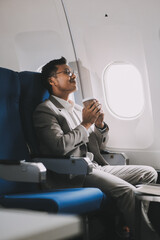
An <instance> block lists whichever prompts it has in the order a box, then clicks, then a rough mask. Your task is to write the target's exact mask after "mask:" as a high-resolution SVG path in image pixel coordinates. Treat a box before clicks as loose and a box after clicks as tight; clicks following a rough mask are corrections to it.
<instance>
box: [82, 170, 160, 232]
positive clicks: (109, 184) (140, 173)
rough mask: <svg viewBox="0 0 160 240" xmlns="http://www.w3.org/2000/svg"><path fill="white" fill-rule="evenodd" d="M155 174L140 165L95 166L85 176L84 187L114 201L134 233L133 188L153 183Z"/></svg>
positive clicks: (155, 178) (155, 177)
mask: <svg viewBox="0 0 160 240" xmlns="http://www.w3.org/2000/svg"><path fill="white" fill-rule="evenodd" d="M156 180H157V172H156V171H155V169H153V168H152V167H148V166H141V165H124V166H110V165H107V166H103V167H101V166H98V165H97V166H95V168H94V169H93V172H92V173H91V174H89V175H87V176H86V179H85V182H84V187H98V188H100V189H101V190H102V191H103V192H104V193H106V194H107V195H108V194H109V195H110V196H111V197H112V198H114V199H115V200H116V203H117V207H118V209H119V210H120V211H121V212H122V214H123V216H124V218H125V220H126V224H128V226H129V227H130V228H131V229H133V231H134V215H135V189H136V188H135V186H134V185H136V184H140V183H155V182H156Z"/></svg>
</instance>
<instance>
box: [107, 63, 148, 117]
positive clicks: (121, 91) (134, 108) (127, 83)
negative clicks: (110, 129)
mask: <svg viewBox="0 0 160 240" xmlns="http://www.w3.org/2000/svg"><path fill="white" fill-rule="evenodd" d="M104 89H105V95H106V96H105V97H106V102H107V105H108V106H109V108H110V110H111V111H112V112H113V113H114V114H116V115H118V116H119V117H122V118H134V117H136V116H137V115H139V114H140V113H141V112H142V110H143V106H144V95H143V86H142V78H141V75H140V73H139V71H138V70H137V68H136V67H134V66H133V65H131V64H126V63H124V64H123V63H114V64H111V65H109V66H108V67H107V68H106V69H105V72H104Z"/></svg>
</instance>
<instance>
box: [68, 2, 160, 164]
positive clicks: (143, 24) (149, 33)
mask: <svg viewBox="0 0 160 240" xmlns="http://www.w3.org/2000/svg"><path fill="white" fill-rule="evenodd" d="M64 4H65V8H66V12H67V16H68V19H69V23H70V28H71V32H72V36H73V41H74V44H75V49H76V54H77V59H78V63H79V66H80V70H81V72H82V73H81V74H82V75H83V77H82V79H81V81H82V87H83V92H84V96H85V97H88V96H95V97H96V98H98V99H99V100H100V102H102V104H103V109H104V112H105V120H106V122H107V123H108V124H109V126H110V138H109V142H108V146H107V147H108V149H110V150H112V151H113V150H116V151H124V152H126V153H127V154H128V156H129V157H130V162H131V163H132V164H148V165H152V166H154V167H155V168H159V167H160V153H159V150H160V139H159V136H160V130H159V123H158V122H159V118H160V111H158V108H159V107H158V102H159V101H158V100H159V89H160V82H159V76H160V68H159V58H160V42H159V40H160V30H159V23H160V15H159V9H160V2H159V1H154V3H153V1H151V0H147V1H144V0H143V1H138V0H136V1H125V0H122V1H116V0H112V1H109V0H108V1H106V0H100V1H96V0H92V1H85V0H81V1H79V0H65V1H64ZM77 12H78V14H77ZM116 62H120V63H129V64H131V65H133V66H134V67H136V69H137V70H138V71H139V73H140V75H141V77H142V85H143V94H144V106H143V110H142V111H141V113H140V114H138V116H135V117H133V118H128V119H127V118H123V117H120V116H117V115H116V114H114V113H113V112H112V111H110V108H109V106H108V105H107V102H106V96H105V94H104V87H105V86H104V71H105V69H106V68H107V67H108V66H109V65H110V64H113V63H116ZM126 91H127V90H126ZM126 96H127V92H126ZM135 100H136V96H135ZM126 101H127V97H126Z"/></svg>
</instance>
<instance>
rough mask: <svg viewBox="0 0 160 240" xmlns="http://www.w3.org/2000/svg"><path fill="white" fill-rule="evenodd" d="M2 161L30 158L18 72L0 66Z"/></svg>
mask: <svg viewBox="0 0 160 240" xmlns="http://www.w3.org/2000/svg"><path fill="white" fill-rule="evenodd" d="M0 81H1V87H0V109H1V111H0V133H1V138H0V162H1V163H14V164H15V163H19V161H20V160H22V159H25V158H28V157H29V155H28V151H27V148H26V144H25V139H24V136H23V134H22V128H21V119H20V116H19V97H20V84H19V77H18V73H17V72H14V71H11V70H8V69H5V68H0Z"/></svg>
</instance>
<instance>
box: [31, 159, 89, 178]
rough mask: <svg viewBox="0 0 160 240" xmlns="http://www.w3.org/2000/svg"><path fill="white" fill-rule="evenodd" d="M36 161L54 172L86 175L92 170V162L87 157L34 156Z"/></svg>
mask: <svg viewBox="0 0 160 240" xmlns="http://www.w3.org/2000/svg"><path fill="white" fill-rule="evenodd" d="M32 160H33V161H34V162H41V163H43V164H44V166H45V167H46V168H47V169H48V170H51V171H53V172H56V173H59V174H73V175H74V174H75V175H86V174H89V173H90V172H91V171H92V166H91V165H92V164H91V161H90V160H89V158H87V157H70V158H50V157H49V158H48V157H42V158H39V157H38V158H33V159H32Z"/></svg>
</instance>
